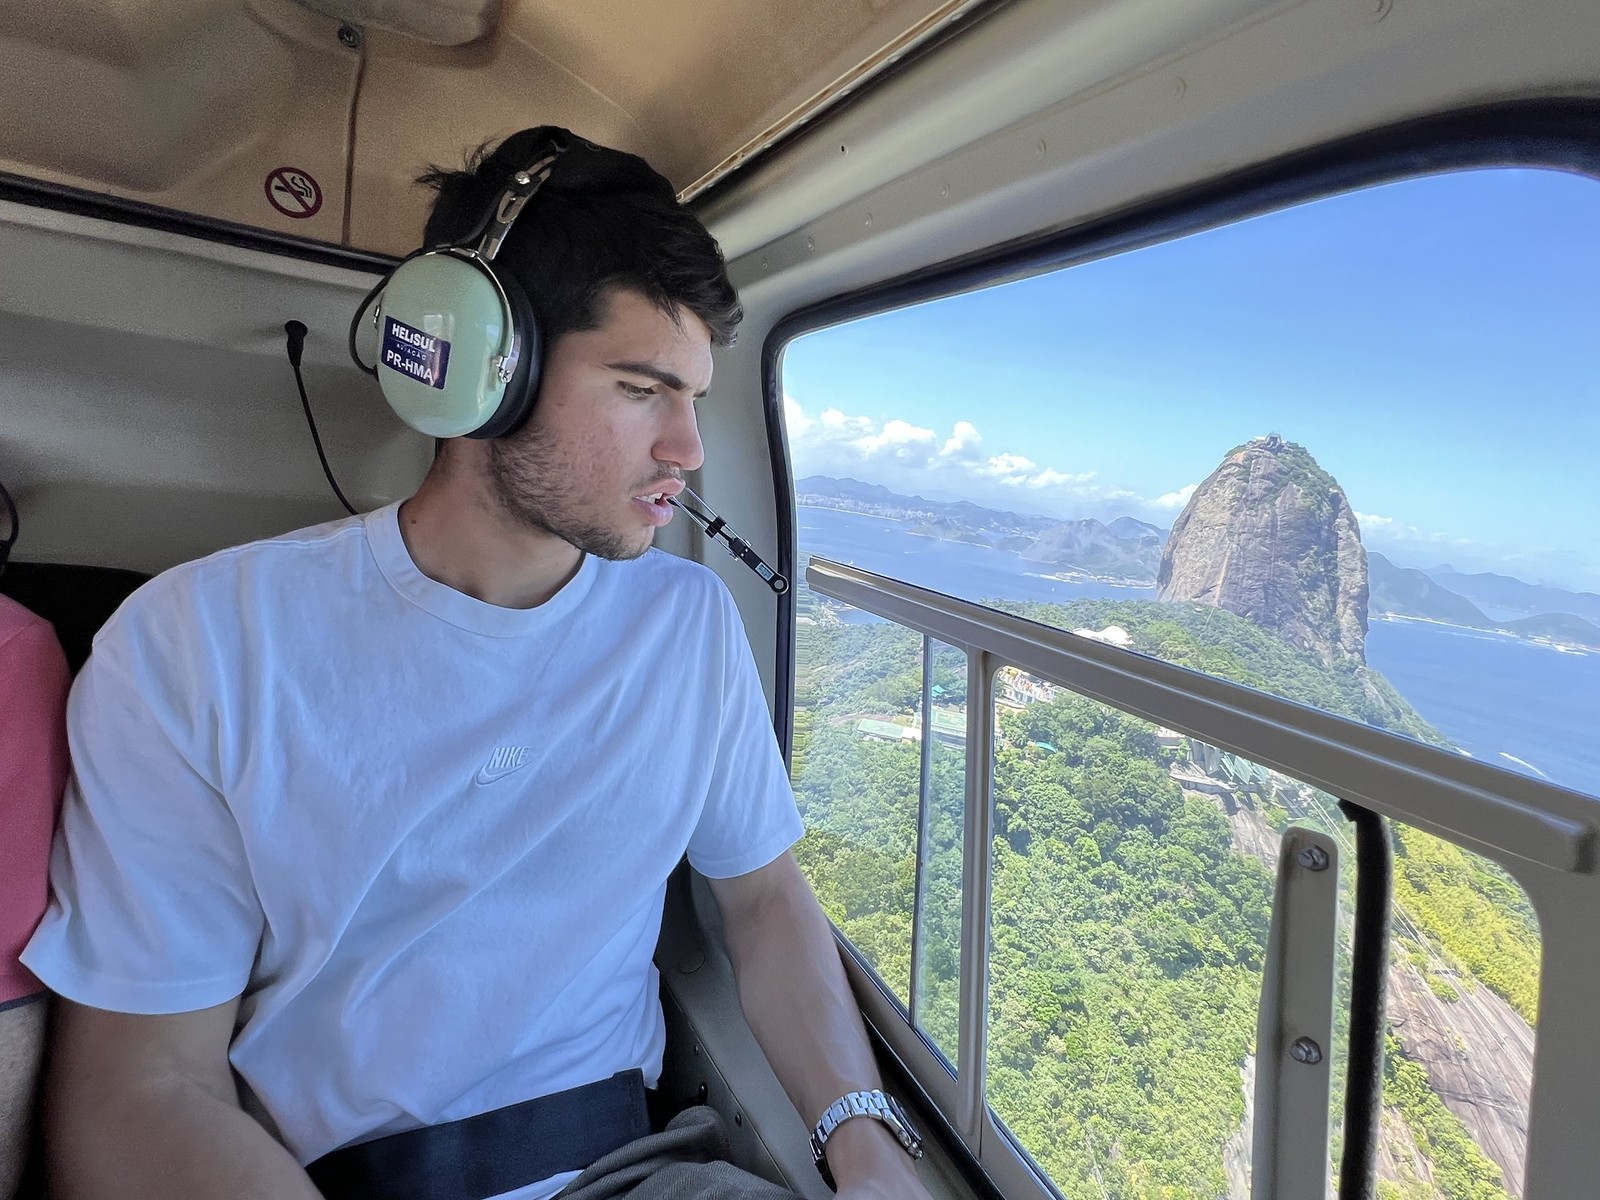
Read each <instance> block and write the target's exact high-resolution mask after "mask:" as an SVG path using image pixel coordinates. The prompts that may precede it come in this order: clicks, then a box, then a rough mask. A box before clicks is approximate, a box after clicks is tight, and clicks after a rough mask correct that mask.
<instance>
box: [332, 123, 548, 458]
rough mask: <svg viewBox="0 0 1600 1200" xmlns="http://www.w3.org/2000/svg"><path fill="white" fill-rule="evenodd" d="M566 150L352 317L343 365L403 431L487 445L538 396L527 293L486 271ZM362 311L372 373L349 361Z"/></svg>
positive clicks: (539, 161) (511, 186) (388, 279)
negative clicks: (375, 390) (374, 351)
mask: <svg viewBox="0 0 1600 1200" xmlns="http://www.w3.org/2000/svg"><path fill="white" fill-rule="evenodd" d="M569 148H570V144H569V142H568V140H567V139H566V138H564V137H561V136H553V137H551V138H550V139H549V140H548V141H547V142H546V143H545V144H544V148H543V149H542V150H541V152H540V154H539V156H538V157H537V158H535V160H534V161H533V162H532V163H530V164H529V165H528V166H527V167H525V168H523V169H522V170H520V171H517V172H514V173H513V174H512V176H511V178H510V180H509V181H508V182H507V183H506V186H505V188H504V190H503V191H501V193H500V195H499V197H498V198H497V199H496V200H495V202H494V204H493V205H492V206H491V207H490V208H489V210H488V211H487V212H485V213H484V215H483V218H482V220H480V221H479V222H478V224H477V226H476V227H475V228H473V230H472V231H471V232H470V233H468V234H467V236H466V237H464V238H462V239H461V240H460V241H458V242H455V243H454V244H451V245H448V246H432V247H424V248H423V249H421V250H418V251H416V252H414V253H412V254H410V255H407V256H406V257H405V258H403V259H401V260H400V264H399V265H398V266H397V267H395V268H394V270H392V271H391V272H390V273H389V274H388V275H387V276H385V277H384V278H383V279H381V280H379V281H378V284H377V286H376V287H374V288H373V289H372V290H371V291H370V292H368V293H367V296H366V298H365V299H364V300H362V302H361V306H360V307H359V308H358V309H356V315H355V317H354V318H353V319H352V320H351V322H350V357H351V358H353V359H354V360H355V363H356V365H357V366H358V367H360V368H361V369H362V370H363V371H365V372H367V374H369V375H372V376H374V377H376V379H377V380H378V384H379V386H380V387H381V388H382V389H383V395H384V398H385V399H386V400H388V402H389V406H390V407H391V408H393V409H394V411H395V412H396V414H398V415H399V417H400V419H401V420H402V421H404V422H405V423H406V424H407V425H410V426H411V427H412V428H413V429H416V430H418V431H419V432H421V433H425V434H427V435H428V436H430V437H436V438H452V437H470V438H493V437H501V436H503V435H505V434H508V433H511V432H512V431H513V430H515V429H516V428H517V427H518V426H520V425H521V424H522V423H523V421H525V420H526V419H527V417H528V413H529V411H530V410H531V409H532V408H533V401H534V397H536V396H537V395H538V394H539V369H540V365H541V357H542V354H543V350H544V347H543V344H542V338H541V336H540V332H539V326H538V321H537V319H536V318H535V317H534V312H533V305H532V304H531V303H530V302H529V300H528V295H527V293H526V292H525V291H524V290H523V288H522V285H521V284H520V283H519V282H518V281H517V279H516V276H515V275H514V274H512V272H510V271H497V270H496V269H495V266H494V259H495V256H496V255H497V254H499V252H500V248H501V246H502V245H504V243H505V239H506V235H507V234H508V233H510V232H511V226H512V224H513V223H515V221H516V219H517V217H518V215H519V214H521V212H522V209H523V207H524V206H525V205H526V204H527V203H528V201H529V200H530V199H532V198H533V195H534V193H536V192H537V191H538V190H539V188H540V187H542V186H543V185H544V182H545V180H547V179H549V178H550V172H551V171H552V170H554V168H555V164H556V160H557V159H559V158H560V157H561V156H562V155H563V154H565V153H566V152H567V150H568V149H569ZM374 301H376V302H377V303H376V305H375V306H374V303H373V302H374ZM369 307H370V308H372V310H373V311H372V320H373V325H374V326H375V327H376V329H377V331H378V339H379V344H378V359H377V362H376V364H374V365H373V366H368V365H367V364H366V363H364V362H362V361H361V357H360V355H359V354H357V353H356V331H357V329H358V328H359V326H360V323H361V318H362V316H363V315H364V314H365V313H366V311H367V309H368V308H369Z"/></svg>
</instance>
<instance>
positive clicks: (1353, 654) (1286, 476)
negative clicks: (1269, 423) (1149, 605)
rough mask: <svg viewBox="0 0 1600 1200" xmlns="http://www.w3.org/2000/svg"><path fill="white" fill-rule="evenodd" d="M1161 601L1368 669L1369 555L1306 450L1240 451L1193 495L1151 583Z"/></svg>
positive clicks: (1259, 441)
mask: <svg viewBox="0 0 1600 1200" xmlns="http://www.w3.org/2000/svg"><path fill="white" fill-rule="evenodd" d="M1156 585H1157V587H1158V588H1159V589H1160V597H1161V599H1162V600H1187V601H1196V602H1199V603H1201V604H1213V605H1216V606H1217V607H1219V608H1225V609H1227V610H1228V611H1229V612H1234V613H1238V614H1239V615H1240V616H1242V617H1247V618H1249V619H1250V620H1252V621H1254V622H1255V623H1256V624H1258V625H1261V626H1264V627H1265V628H1268V629H1273V630H1276V631H1277V632H1278V633H1279V634H1281V635H1282V636H1283V637H1284V638H1286V639H1287V640H1288V641H1289V642H1291V643H1293V644H1294V645H1297V646H1300V647H1302V648H1303V649H1306V650H1310V651H1312V652H1313V653H1315V654H1316V655H1317V656H1318V657H1320V658H1321V659H1322V660H1323V661H1324V662H1326V663H1333V662H1335V661H1338V660H1354V661H1356V662H1365V661H1366V638H1367V554H1366V551H1365V550H1364V549H1363V548H1362V546H1361V531H1360V529H1359V528H1358V526H1357V524H1356V515H1355V512H1354V510H1352V509H1351V507H1350V502H1349V500H1347V499H1346V498H1345V494H1344V490H1343V489H1342V488H1340V487H1339V485H1338V483H1337V482H1335V480H1334V478H1333V476H1331V475H1329V474H1328V473H1327V472H1326V471H1324V470H1323V469H1322V468H1321V467H1320V466H1318V465H1317V462H1316V460H1315V459H1313V458H1312V457H1311V455H1310V454H1309V453H1307V451H1306V449H1305V447H1303V446H1299V445H1296V444H1295V443H1294V442H1288V441H1285V440H1284V439H1283V438H1281V437H1279V436H1278V435H1277V434H1275V433H1274V434H1269V435H1268V436H1266V437H1262V438H1256V439H1254V440H1253V441H1249V442H1246V443H1245V444H1244V445H1242V446H1239V447H1236V448H1235V449H1234V450H1232V451H1230V452H1229V453H1228V455H1227V457H1226V458H1224V459H1223V462H1222V465H1221V466H1219V467H1218V468H1217V469H1216V470H1215V471H1213V472H1212V473H1211V475H1210V476H1209V477H1207V479H1206V481H1205V482H1204V483H1202V484H1201V485H1200V486H1199V487H1197V488H1196V489H1195V492H1194V495H1193V496H1192V497H1190V499H1189V503H1188V505H1187V506H1186V507H1185V508H1184V510H1183V513H1182V515H1180V516H1179V517H1178V520H1177V522H1176V523H1175V524H1174V525H1173V527H1172V534H1171V536H1170V537H1169V538H1168V539H1167V544H1166V548H1165V549H1164V550H1163V551H1162V555H1161V566H1160V569H1159V572H1158V574H1157V577H1156Z"/></svg>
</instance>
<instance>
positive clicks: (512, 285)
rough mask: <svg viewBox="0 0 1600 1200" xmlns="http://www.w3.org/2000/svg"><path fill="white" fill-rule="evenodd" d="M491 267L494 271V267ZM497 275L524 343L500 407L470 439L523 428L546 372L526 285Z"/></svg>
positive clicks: (507, 274)
mask: <svg viewBox="0 0 1600 1200" xmlns="http://www.w3.org/2000/svg"><path fill="white" fill-rule="evenodd" d="M487 269H488V270H491V271H494V268H493V267H492V266H490V267H488V268H487ZM494 274H495V278H496V279H498V280H499V281H500V288H501V290H502V291H504V292H505V294H506V300H507V302H509V303H510V305H511V319H512V321H513V322H514V326H513V327H514V328H515V329H516V331H517V332H518V334H520V335H521V339H522V346H521V352H520V354H519V357H518V359H517V369H516V371H514V372H513V373H512V376H511V382H510V383H508V384H507V385H506V390H505V394H504V396H502V397H501V399H500V407H499V408H498V409H497V410H496V411H495V414H494V415H493V416H492V417H490V418H489V419H488V420H487V421H485V422H484V423H483V424H482V425H480V426H479V427H478V428H477V429H475V430H473V431H472V432H471V433H469V434H467V436H468V437H470V438H497V437H505V436H506V435H507V434H511V433H515V432H516V431H517V430H519V429H521V428H522V425H523V422H525V421H526V420H527V419H528V416H529V414H530V413H532V412H533V402H534V401H535V400H536V399H538V396H539V380H540V377H541V375H542V373H543V372H542V368H543V366H544V337H543V335H542V334H541V332H540V330H539V321H538V318H537V317H535V316H534V313H533V304H532V303H531V302H530V301H529V300H528V293H527V292H525V291H523V290H522V284H520V283H519V282H517V279H516V277H515V276H514V275H512V274H511V272H509V271H494Z"/></svg>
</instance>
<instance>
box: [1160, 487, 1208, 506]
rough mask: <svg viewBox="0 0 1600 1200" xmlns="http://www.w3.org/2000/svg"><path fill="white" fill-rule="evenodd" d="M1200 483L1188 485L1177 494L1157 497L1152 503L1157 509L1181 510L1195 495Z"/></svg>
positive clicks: (1176, 492) (1169, 493) (1170, 493)
mask: <svg viewBox="0 0 1600 1200" xmlns="http://www.w3.org/2000/svg"><path fill="white" fill-rule="evenodd" d="M1199 486H1200V485H1199V484H1198V483H1186V484H1184V485H1183V486H1182V487H1181V488H1179V489H1178V490H1177V491H1175V492H1167V493H1165V494H1163V495H1160V496H1157V497H1156V498H1155V499H1154V500H1152V501H1151V503H1152V504H1154V505H1155V506H1156V507H1157V508H1168V509H1174V510H1175V509H1180V508H1182V507H1183V506H1184V505H1186V504H1188V503H1189V498H1190V497H1191V496H1193V495H1194V493H1195V489H1196V488H1198V487H1199Z"/></svg>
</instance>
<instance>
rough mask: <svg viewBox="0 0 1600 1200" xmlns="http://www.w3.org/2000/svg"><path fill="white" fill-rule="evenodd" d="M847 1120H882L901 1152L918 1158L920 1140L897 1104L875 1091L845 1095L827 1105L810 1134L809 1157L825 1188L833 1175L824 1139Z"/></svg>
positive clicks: (830, 1184) (826, 1142)
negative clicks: (824, 1183) (869, 1118)
mask: <svg viewBox="0 0 1600 1200" xmlns="http://www.w3.org/2000/svg"><path fill="white" fill-rule="evenodd" d="M851 1117H872V1118H874V1119H875V1120H878V1121H882V1122H883V1123H884V1124H885V1125H886V1126H888V1128H889V1132H890V1133H892V1134H894V1137H895V1141H897V1142H899V1143H900V1148H901V1149H902V1150H904V1151H905V1152H906V1153H907V1154H909V1155H910V1156H911V1157H912V1158H921V1157H922V1139H921V1138H920V1137H918V1136H917V1131H916V1129H915V1128H914V1127H913V1126H912V1124H911V1120H910V1118H909V1117H907V1116H906V1111H905V1109H903V1108H901V1107H900V1103H899V1101H897V1100H896V1099H895V1098H894V1097H893V1096H890V1095H888V1094H887V1093H885V1092H881V1091H878V1090H877V1089H876V1088H874V1089H872V1090H871V1091H866V1092H846V1093H845V1094H844V1095H843V1096H840V1097H839V1098H838V1099H837V1100H835V1101H834V1102H833V1103H832V1104H830V1105H828V1107H827V1108H826V1109H825V1110H824V1111H823V1114H822V1116H821V1118H819V1119H818V1121H817V1125H816V1128H815V1129H813V1130H812V1131H811V1158H812V1161H814V1162H815V1163H816V1164H817V1170H818V1171H820V1172H822V1178H823V1180H824V1181H826V1183H827V1184H828V1186H829V1187H833V1186H834V1183H833V1172H832V1171H830V1170H829V1169H828V1159H827V1151H826V1147H827V1144H828V1138H829V1137H830V1136H832V1134H833V1131H834V1130H835V1129H837V1128H839V1126H840V1125H842V1124H844V1123H845V1122H846V1121H848V1120H849V1119H850V1118H851Z"/></svg>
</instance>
